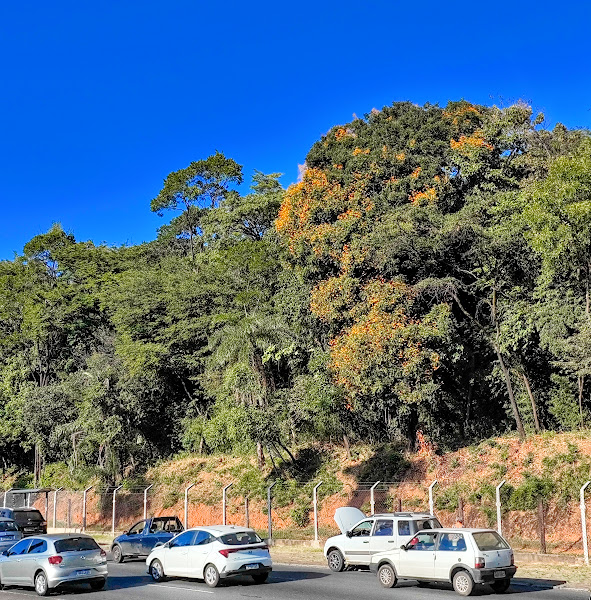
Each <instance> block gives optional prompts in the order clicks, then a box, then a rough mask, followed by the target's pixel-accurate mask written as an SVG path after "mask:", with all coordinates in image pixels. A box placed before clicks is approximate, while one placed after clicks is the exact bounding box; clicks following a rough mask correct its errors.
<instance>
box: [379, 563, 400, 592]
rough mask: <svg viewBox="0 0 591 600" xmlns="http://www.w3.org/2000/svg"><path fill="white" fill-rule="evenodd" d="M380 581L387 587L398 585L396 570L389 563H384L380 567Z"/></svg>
mask: <svg viewBox="0 0 591 600" xmlns="http://www.w3.org/2000/svg"><path fill="white" fill-rule="evenodd" d="M378 581H379V582H380V585H381V586H382V587H385V588H393V587H394V586H395V585H396V571H394V567H393V566H392V565H389V564H385V565H382V566H381V567H380V568H379V569H378Z"/></svg>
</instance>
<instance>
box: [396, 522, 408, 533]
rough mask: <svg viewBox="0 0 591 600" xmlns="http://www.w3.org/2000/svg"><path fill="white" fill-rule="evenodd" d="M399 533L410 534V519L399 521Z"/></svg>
mask: <svg viewBox="0 0 591 600" xmlns="http://www.w3.org/2000/svg"><path fill="white" fill-rule="evenodd" d="M398 535H410V521H398Z"/></svg>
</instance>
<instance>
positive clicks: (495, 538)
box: [472, 531, 509, 552]
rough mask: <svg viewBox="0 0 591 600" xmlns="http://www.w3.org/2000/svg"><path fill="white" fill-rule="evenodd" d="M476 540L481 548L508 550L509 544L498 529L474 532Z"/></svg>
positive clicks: (485, 549) (483, 549)
mask: <svg viewBox="0 0 591 600" xmlns="http://www.w3.org/2000/svg"><path fill="white" fill-rule="evenodd" d="M472 535H473V536H474V541H475V542H476V545H477V546H478V548H479V549H480V550H482V551H483V552H486V551H487V550H507V549H508V548H509V544H507V542H506V541H505V540H504V539H503V538H502V537H501V536H500V535H499V534H498V533H497V532H496V531H481V532H480V533H474V534H472Z"/></svg>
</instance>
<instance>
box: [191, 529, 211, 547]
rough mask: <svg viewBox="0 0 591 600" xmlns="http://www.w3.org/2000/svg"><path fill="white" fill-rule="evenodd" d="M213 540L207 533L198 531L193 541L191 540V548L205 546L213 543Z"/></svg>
mask: <svg viewBox="0 0 591 600" xmlns="http://www.w3.org/2000/svg"><path fill="white" fill-rule="evenodd" d="M214 539H215V538H214V537H213V535H211V534H210V533H207V531H198V532H197V535H196V536H195V539H194V540H193V546H205V545H206V544H210V543H211V542H213V540H214Z"/></svg>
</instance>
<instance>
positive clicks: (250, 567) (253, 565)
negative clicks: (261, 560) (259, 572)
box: [246, 563, 259, 569]
mask: <svg viewBox="0 0 591 600" xmlns="http://www.w3.org/2000/svg"><path fill="white" fill-rule="evenodd" d="M246 568H247V569H258V568H259V565H258V563H252V564H251V565H246Z"/></svg>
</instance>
